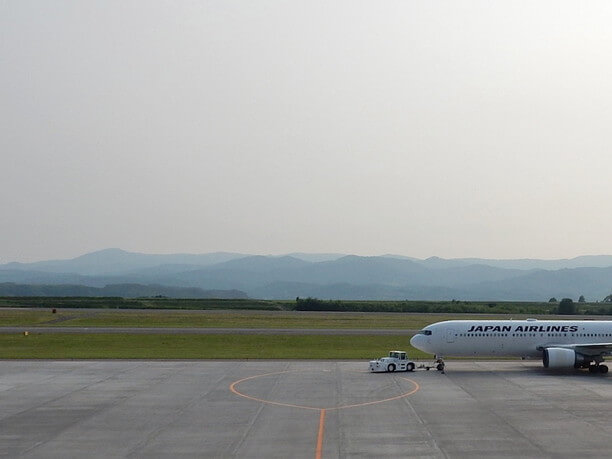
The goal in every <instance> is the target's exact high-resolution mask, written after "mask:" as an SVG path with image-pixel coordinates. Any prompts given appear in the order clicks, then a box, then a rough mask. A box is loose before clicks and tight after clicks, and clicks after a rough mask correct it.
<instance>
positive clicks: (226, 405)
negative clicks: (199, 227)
mask: <svg viewBox="0 0 612 459" xmlns="http://www.w3.org/2000/svg"><path fill="white" fill-rule="evenodd" d="M365 368H366V362H329V361H326V362H312V361H297V362H287V361H249V362H245V361H235V362H233V361H179V362H177V361H156V362H152V361H0V455H4V456H6V457H45V458H46V457H58V458H59V457H62V458H64V457H89V458H97V457H100V458H102V457H126V456H132V457H173V458H179V457H240V458H243V457H244V458H274V457H276V458H288V457H304V458H313V457H315V458H317V457H323V458H337V457H406V456H412V457H416V456H420V457H466V458H467V457H525V458H526V457H538V458H539V457H568V458H569V457H572V458H573V457H577V456H582V457H587V456H588V457H609V456H610V448H611V447H612V444H611V443H610V441H609V438H610V437H611V436H612V417H611V416H610V410H611V409H612V385H611V383H612V376H609V375H592V374H589V373H584V372H581V373H574V372H571V373H565V374H563V373H561V374H550V373H546V372H544V370H542V369H541V368H540V364H539V363H537V362H521V361H504V362H466V361H459V362H453V361H450V362H448V364H447V369H448V371H447V372H446V374H441V373H439V372H435V371H429V372H427V371H416V372H414V373H394V374H370V373H367V372H366V371H365ZM385 400H386V401H385Z"/></svg>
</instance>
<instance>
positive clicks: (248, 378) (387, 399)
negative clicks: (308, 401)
mask: <svg viewBox="0 0 612 459" xmlns="http://www.w3.org/2000/svg"><path fill="white" fill-rule="evenodd" d="M300 371H308V370H287V371H277V372H274V373H265V374H261V375H255V376H249V377H247V378H242V379H239V380H238V381H234V382H233V383H231V384H230V386H229V388H230V390H231V391H232V392H233V393H234V394H236V395H239V396H240V397H244V398H248V399H249V400H254V401H256V402H261V403H267V404H269V405H276V406H285V407H289V408H302V409H304V410H316V411H321V410H323V411H330V410H343V409H345V408H357V407H359V406H368V405H376V404H378V403H384V402H390V401H392V400H398V399H400V398H404V397H408V396H409V395H412V394H414V393H415V392H416V391H418V390H419V389H420V388H421V386H419V384H418V383H417V382H416V381H413V380H412V379H410V378H404V377H403V376H400V378H401V379H403V380H405V381H408V382H410V383H411V384H412V385H414V388H413V389H412V390H411V391H408V392H405V393H403V394H400V395H396V396H394V397H389V398H385V399H382V400H372V401H370V402H363V403H355V404H352V405H341V406H333V407H330V408H319V407H314V406H305V405H294V404H292V403H282V402H275V401H274V400H266V399H263V398H258V397H253V396H252V395H248V394H244V393H242V392H240V391H239V390H238V389H237V388H236V386H238V384H240V383H242V382H244V381H249V380H251V379H256V378H263V377H265V376H273V375H280V374H284V373H297V372H300ZM368 374H369V373H368Z"/></svg>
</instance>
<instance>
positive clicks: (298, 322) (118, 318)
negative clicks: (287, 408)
mask: <svg viewBox="0 0 612 459" xmlns="http://www.w3.org/2000/svg"><path fill="white" fill-rule="evenodd" d="M530 316H532V317H534V315H530ZM525 317H526V316H525V315H519V314H514V315H510V314H491V315H482V314H480V315H476V314H415V313H336V312H296V311H180V310H179V311H177V310H146V311H143V310H120V309H119V310H107V309H83V310H78V309H59V310H58V311H57V313H52V312H51V310H50V309H46V308H44V309H43V308H34V309H0V326H22V327H28V326H31V327H40V326H42V327H52V326H62V327H77V326H78V327H119V328H121V327H160V328H164V327H166V328H168V327H173V328H180V327H203V328H210V327H215V328H230V329H231V328H281V329H282V328H293V329H309V328H312V329H317V328H328V329H337V330H342V329H349V328H353V329H365V330H367V329H393V328H397V329H405V330H418V329H421V328H423V327H424V326H426V325H428V324H430V323H433V322H438V321H442V320H451V319H472V318H478V319H486V318H495V319H502V318H514V319H520V318H525ZM535 317H538V316H537V315H535ZM540 317H541V318H549V319H550V318H552V317H553V316H550V315H543V316H540ZM574 317H575V316H574ZM565 318H567V319H569V318H571V317H567V316H566V317H565ZM391 349H402V350H406V351H408V352H409V354H410V355H411V357H412V358H429V357H430V356H426V355H425V354H423V353H422V352H420V351H417V350H415V349H413V348H411V347H410V344H409V337H408V336H407V335H401V336H392V335H243V334H232V333H231V332H230V333H227V334H222V335H194V334H155V335H153V334H130V333H129V332H127V331H126V333H120V334H38V333H30V334H29V336H24V335H23V334H15V333H13V334H0V359H371V358H374V357H377V356H382V355H385V354H387V353H388V351H389V350H391Z"/></svg>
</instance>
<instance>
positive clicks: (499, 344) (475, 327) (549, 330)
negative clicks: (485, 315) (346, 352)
mask: <svg viewBox="0 0 612 459" xmlns="http://www.w3.org/2000/svg"><path fill="white" fill-rule="evenodd" d="M611 341H612V321H596V320H535V319H527V320H449V321H445V322H438V323H435V324H432V325H428V326H427V327H425V328H424V329H423V330H421V331H420V332H419V333H418V334H416V335H414V336H413V337H412V339H411V340H410V344H412V346H414V347H415V348H417V349H420V350H422V351H424V352H428V353H431V354H435V355H438V356H474V357H476V356H517V357H541V356H542V349H544V348H547V347H553V346H555V345H572V344H594V343H609V342H611Z"/></svg>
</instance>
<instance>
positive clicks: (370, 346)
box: [0, 334, 430, 359]
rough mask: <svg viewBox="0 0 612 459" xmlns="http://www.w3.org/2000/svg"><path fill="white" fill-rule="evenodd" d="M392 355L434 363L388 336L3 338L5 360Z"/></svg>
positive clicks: (0, 352)
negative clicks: (395, 352)
mask: <svg viewBox="0 0 612 459" xmlns="http://www.w3.org/2000/svg"><path fill="white" fill-rule="evenodd" d="M392 349H402V350H406V351H408V353H409V355H410V357H412V358H422V359H429V358H430V356H429V355H427V354H424V353H422V352H420V351H417V350H415V349H413V348H412V347H411V346H410V344H409V342H408V337H407V336H389V335H383V336H381V335H325V336H321V335H317V336H313V335H233V334H227V335H129V334H112V335H111V334H96V335H72V334H70V335H68V334H30V335H29V336H24V335H16V334H13V335H0V359H372V358H375V357H381V356H383V355H387V354H388V352H389V350H392Z"/></svg>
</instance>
